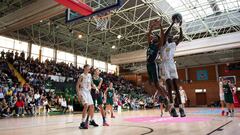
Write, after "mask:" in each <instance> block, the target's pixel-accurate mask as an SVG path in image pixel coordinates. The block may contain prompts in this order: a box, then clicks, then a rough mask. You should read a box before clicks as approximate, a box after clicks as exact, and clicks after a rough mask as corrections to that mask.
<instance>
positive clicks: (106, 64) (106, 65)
mask: <svg viewBox="0 0 240 135" xmlns="http://www.w3.org/2000/svg"><path fill="white" fill-rule="evenodd" d="M105 69H106V72H107V73H108V63H107V62H105Z"/></svg>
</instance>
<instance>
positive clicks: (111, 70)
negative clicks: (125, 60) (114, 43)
mask: <svg viewBox="0 0 240 135" xmlns="http://www.w3.org/2000/svg"><path fill="white" fill-rule="evenodd" d="M116 70H117V65H112V64H110V63H108V73H112V74H113V73H116Z"/></svg>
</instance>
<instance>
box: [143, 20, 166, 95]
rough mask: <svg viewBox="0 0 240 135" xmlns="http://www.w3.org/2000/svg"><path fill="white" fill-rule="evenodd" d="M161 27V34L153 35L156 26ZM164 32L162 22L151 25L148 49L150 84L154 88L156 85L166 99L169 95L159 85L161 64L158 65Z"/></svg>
mask: <svg viewBox="0 0 240 135" xmlns="http://www.w3.org/2000/svg"><path fill="white" fill-rule="evenodd" d="M157 25H158V26H159V27H160V34H159V35H156V34H152V30H153V28H154V27H156V26H157ZM163 37H164V31H163V28H162V26H161V21H159V22H158V21H156V22H153V23H152V24H151V25H150V29H149V32H148V44H149V46H148V49H147V73H148V77H149V83H150V85H151V86H152V85H153V84H154V86H155V89H157V90H158V91H159V94H161V95H162V96H164V97H166V96H167V93H166V91H165V89H164V88H163V87H162V86H161V85H160V84H159V79H160V75H159V64H158V63H157V59H158V58H159V52H160V51H159V50H160V48H161V47H162V46H163V43H164V39H163Z"/></svg>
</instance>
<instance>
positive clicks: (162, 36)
mask: <svg viewBox="0 0 240 135" xmlns="http://www.w3.org/2000/svg"><path fill="white" fill-rule="evenodd" d="M161 22H162V19H161V20H160V23H159V25H160V34H159V37H160V40H159V43H158V49H160V48H161V47H162V46H163V45H164V40H165V36H164V31H163V27H162V24H161Z"/></svg>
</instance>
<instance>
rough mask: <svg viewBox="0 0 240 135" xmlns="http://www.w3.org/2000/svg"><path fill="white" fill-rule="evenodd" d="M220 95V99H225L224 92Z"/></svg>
mask: <svg viewBox="0 0 240 135" xmlns="http://www.w3.org/2000/svg"><path fill="white" fill-rule="evenodd" d="M219 97H220V101H224V93H220V94H219Z"/></svg>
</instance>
